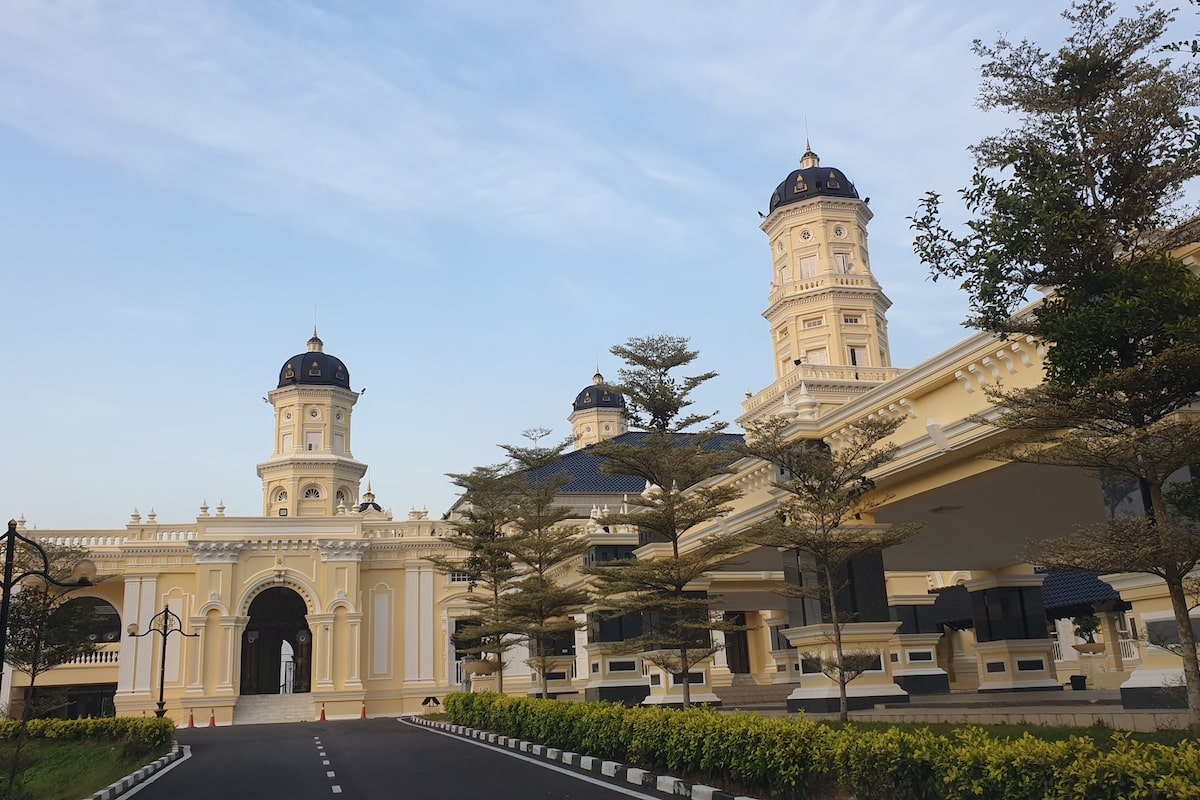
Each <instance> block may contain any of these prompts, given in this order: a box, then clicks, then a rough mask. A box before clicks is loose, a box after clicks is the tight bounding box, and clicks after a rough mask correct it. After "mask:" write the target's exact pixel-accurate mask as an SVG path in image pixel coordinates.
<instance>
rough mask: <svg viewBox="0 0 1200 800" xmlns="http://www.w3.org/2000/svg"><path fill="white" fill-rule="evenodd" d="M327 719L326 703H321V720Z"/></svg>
mask: <svg viewBox="0 0 1200 800" xmlns="http://www.w3.org/2000/svg"><path fill="white" fill-rule="evenodd" d="M324 721H325V704H324V703H321V722H324Z"/></svg>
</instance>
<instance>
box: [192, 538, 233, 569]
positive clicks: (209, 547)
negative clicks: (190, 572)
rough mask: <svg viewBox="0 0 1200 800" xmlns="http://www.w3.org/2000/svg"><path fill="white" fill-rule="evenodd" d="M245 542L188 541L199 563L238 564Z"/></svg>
mask: <svg viewBox="0 0 1200 800" xmlns="http://www.w3.org/2000/svg"><path fill="white" fill-rule="evenodd" d="M245 547H246V543H245V542H188V549H189V550H191V551H192V555H193V556H194V557H195V559H196V563H197V564H236V563H237V560H238V557H239V556H240V555H241V553H242V550H244V549H245Z"/></svg>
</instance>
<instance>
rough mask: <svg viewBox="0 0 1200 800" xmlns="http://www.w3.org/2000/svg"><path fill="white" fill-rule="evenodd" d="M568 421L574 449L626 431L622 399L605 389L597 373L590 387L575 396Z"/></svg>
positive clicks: (622, 396) (627, 427)
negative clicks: (573, 440)
mask: <svg viewBox="0 0 1200 800" xmlns="http://www.w3.org/2000/svg"><path fill="white" fill-rule="evenodd" d="M567 421H568V422H570V423H571V433H572V435H573V436H574V437H575V447H576V448H582V447H587V446H588V445H590V444H595V443H596V442H599V441H602V440H604V439H611V438H613V437H614V436H620V435H621V434H622V433H625V432H626V431H628V430H629V423H628V422H627V421H626V420H625V396H624V395H622V394H621V393H620V392H614V391H612V390H611V389H608V388H606V387H605V385H604V376H603V375H601V374H600V372H599V371H598V370H597V372H596V374H595V375H593V376H592V385H591V386H587V387H585V388H584V390H583V391H581V392H580V393H579V394H578V395H576V397H575V402H574V404H572V406H571V416H569V417H567Z"/></svg>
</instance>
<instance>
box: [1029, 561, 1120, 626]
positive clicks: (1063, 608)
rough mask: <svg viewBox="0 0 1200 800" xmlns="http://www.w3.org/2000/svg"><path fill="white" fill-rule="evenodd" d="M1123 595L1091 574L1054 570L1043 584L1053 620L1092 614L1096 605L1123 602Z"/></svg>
mask: <svg viewBox="0 0 1200 800" xmlns="http://www.w3.org/2000/svg"><path fill="white" fill-rule="evenodd" d="M1120 599H1121V595H1120V593H1119V592H1118V591H1117V590H1116V589H1114V588H1113V587H1111V586H1109V585H1108V584H1107V583H1105V582H1104V581H1102V580H1100V579H1099V578H1097V577H1096V576H1095V575H1093V574H1092V573H1090V572H1077V571H1075V570H1051V571H1049V572H1047V573H1046V580H1045V582H1044V583H1042V605H1044V606H1045V607H1046V614H1047V615H1048V616H1050V617H1053V618H1056V619H1057V618H1062V617H1068V616H1071V617H1074V616H1079V615H1080V614H1089V613H1091V605H1092V603H1103V602H1110V601H1114V600H1116V601H1119V600H1120Z"/></svg>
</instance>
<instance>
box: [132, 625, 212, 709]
mask: <svg viewBox="0 0 1200 800" xmlns="http://www.w3.org/2000/svg"><path fill="white" fill-rule="evenodd" d="M137 629H138V626H137V623H136V622H131V623H129V627H128V628H126V631H127V632H128V633H129V635H130V636H132V637H134V638H135V639H140V638H142V637H143V636H149V635H150V634H152V633H157V634H159V635H160V636H162V653H161V654H160V658H159V659H158V708H156V709H155V710H154V716H156V717H165V716H166V715H167V704H166V702H165V701H164V700H163V689H164V688H165V686H166V683H167V639H169V638H170V637H171V634H172V633H178V634H179V635H180V636H190V637H192V638H193V639H198V638H200V634H198V633H184V632H183V620H182V619H180V618H179V615H178V614H176V613H175V612H174V611H172V610H171V609H170V608H168V607H167V606H163V610H162V611H160V612H158V613H157V614H155V615H154V616H153V617H151V618H150V630H148V631H144V632H143V633H138V632H137Z"/></svg>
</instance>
